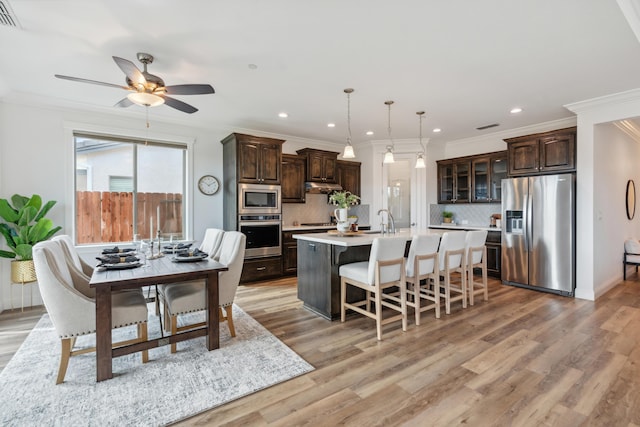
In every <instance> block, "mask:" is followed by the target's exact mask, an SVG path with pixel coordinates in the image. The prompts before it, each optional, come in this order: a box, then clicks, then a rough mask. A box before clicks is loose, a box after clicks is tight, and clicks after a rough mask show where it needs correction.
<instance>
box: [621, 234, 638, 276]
mask: <svg viewBox="0 0 640 427" xmlns="http://www.w3.org/2000/svg"><path fill="white" fill-rule="evenodd" d="M627 265H635V267H636V274H637V273H638V265H640V242H639V241H638V240H636V239H627V240H625V241H624V256H623V258H622V280H627Z"/></svg>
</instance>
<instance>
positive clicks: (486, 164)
mask: <svg viewBox="0 0 640 427" xmlns="http://www.w3.org/2000/svg"><path fill="white" fill-rule="evenodd" d="M506 177H507V152H506V151H501V152H499V153H493V154H491V155H486V156H482V157H478V158H476V159H473V160H471V187H472V188H473V191H472V193H471V201H472V202H475V203H492V202H500V201H502V180H503V179H504V178H506Z"/></svg>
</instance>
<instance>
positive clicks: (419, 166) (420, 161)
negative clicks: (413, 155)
mask: <svg viewBox="0 0 640 427" xmlns="http://www.w3.org/2000/svg"><path fill="white" fill-rule="evenodd" d="M416 114H417V115H418V117H419V118H420V148H421V149H422V151H421V152H419V153H418V158H417V159H416V169H424V168H426V167H427V165H426V164H425V163H424V154H425V148H424V145H422V117H423V116H424V111H418V112H417V113H416Z"/></svg>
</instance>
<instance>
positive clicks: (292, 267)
mask: <svg viewBox="0 0 640 427" xmlns="http://www.w3.org/2000/svg"><path fill="white" fill-rule="evenodd" d="M326 232H327V230H324V229H316V230H298V231H283V232H282V273H283V274H285V275H289V274H296V272H297V271H298V241H297V240H296V239H294V238H293V237H292V236H293V235H294V234H309V233H326Z"/></svg>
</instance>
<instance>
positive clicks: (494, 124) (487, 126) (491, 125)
mask: <svg viewBox="0 0 640 427" xmlns="http://www.w3.org/2000/svg"><path fill="white" fill-rule="evenodd" d="M496 126H500V123H491V124H490V125H484V126H480V127H477V128H476V129H478V130H485V129H489V128H494V127H496Z"/></svg>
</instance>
